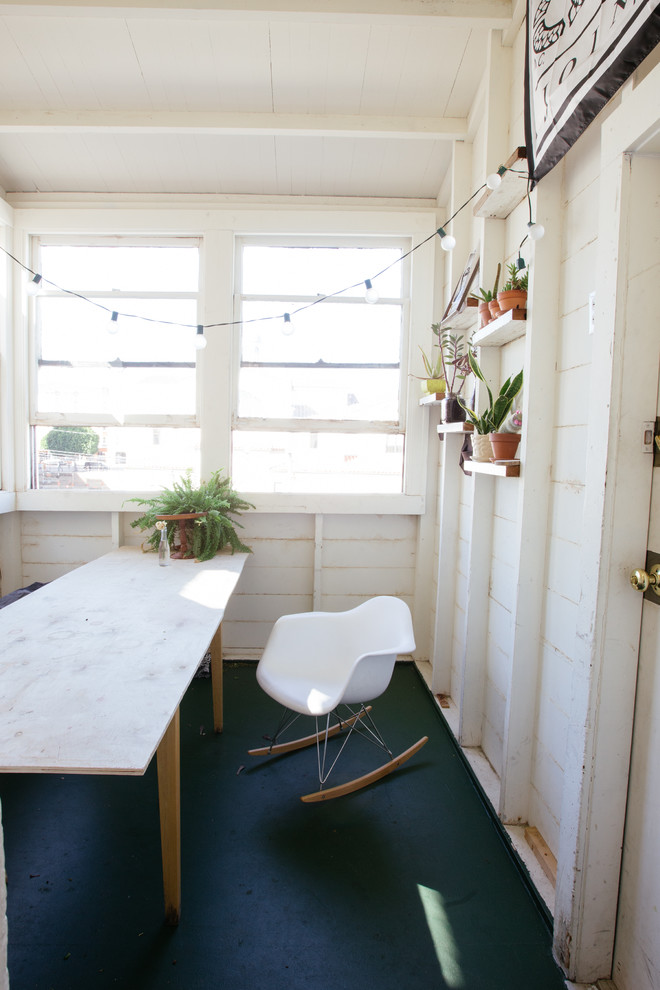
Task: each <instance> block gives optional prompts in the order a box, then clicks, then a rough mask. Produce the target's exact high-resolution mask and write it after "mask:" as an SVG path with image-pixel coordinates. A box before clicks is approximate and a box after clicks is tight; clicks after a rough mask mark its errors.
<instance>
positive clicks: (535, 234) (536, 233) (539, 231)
mask: <svg viewBox="0 0 660 990" xmlns="http://www.w3.org/2000/svg"><path fill="white" fill-rule="evenodd" d="M527 232H528V234H529V237H530V240H532V241H540V240H541V238H542V237H543V235H544V234H545V227H544V226H543V225H542V224H540V223H534V221H533V220H530V221H529V223H528V224H527Z"/></svg>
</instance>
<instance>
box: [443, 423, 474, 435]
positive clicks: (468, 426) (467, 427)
mask: <svg viewBox="0 0 660 990" xmlns="http://www.w3.org/2000/svg"><path fill="white" fill-rule="evenodd" d="M438 433H439V434H440V436H444V435H445V433H474V427H473V425H472V423H441V424H440V426H439V427H438Z"/></svg>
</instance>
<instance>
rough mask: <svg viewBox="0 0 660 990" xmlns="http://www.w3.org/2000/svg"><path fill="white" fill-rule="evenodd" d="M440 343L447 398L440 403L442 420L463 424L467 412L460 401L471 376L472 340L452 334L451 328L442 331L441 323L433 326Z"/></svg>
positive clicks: (461, 335)
mask: <svg viewBox="0 0 660 990" xmlns="http://www.w3.org/2000/svg"><path fill="white" fill-rule="evenodd" d="M431 329H432V331H433V333H434V334H435V335H436V337H437V338H438V340H439V342H440V360H441V362H442V377H443V378H444V380H445V397H444V399H443V400H442V402H441V403H440V419H441V421H442V422H443V423H461V422H464V420H465V410H464V409H463V407H462V406H461V404H460V403H459V401H458V397H459V396H460V394H461V392H462V391H463V386H464V385H465V379H466V378H467V377H468V375H470V374H471V370H470V362H469V360H468V352H469V350H470V346H471V343H470V338H469V337H465V336H464V335H463V334H455V333H452V332H451V327H445V329H444V330H442V329H441V327H440V324H439V323H433V324H432V325H431Z"/></svg>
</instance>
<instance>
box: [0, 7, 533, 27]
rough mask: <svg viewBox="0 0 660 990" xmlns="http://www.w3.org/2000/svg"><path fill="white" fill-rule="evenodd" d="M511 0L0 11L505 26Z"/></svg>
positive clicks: (0, 11) (1, 10) (13, 10)
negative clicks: (430, 20)
mask: <svg viewBox="0 0 660 990" xmlns="http://www.w3.org/2000/svg"><path fill="white" fill-rule="evenodd" d="M513 7H514V0H247V2H245V3H240V4H239V3H238V0H191V2H189V3H187V2H186V0H133V2H131V3H128V2H127V0H40V2H36V3H34V2H33V3H30V2H27V3H25V2H24V3H16V2H14V3H5V2H0V16H2V15H5V16H9V15H20V16H21V17H26V16H31V15H32V16H33V15H39V16H44V15H48V14H59V15H60V16H69V17H72V16H79V17H83V16H97V17H98V16H106V17H125V18H130V17H140V18H144V17H145V16H157V17H168V16H170V17H171V16H174V17H186V18H190V19H193V18H199V17H201V18H209V17H213V16H223V17H231V18H232V19H234V20H239V19H244V18H247V17H251V16H252V17H260V18H265V19H271V18H276V17H286V18H291V17H295V18H300V17H308V16H309V17H314V18H325V19H328V18H330V19H333V20H336V19H337V18H339V17H342V18H343V17H345V18H351V19H356V18H358V19H363V20H364V19H369V20H371V21H373V20H374V19H379V20H380V19H383V18H396V19H399V20H403V21H414V20H416V19H418V18H428V17H439V18H443V19H444V20H446V21H447V22H448V26H454V24H456V25H465V24H466V23H470V24H473V25H474V26H475V27H479V28H483V29H488V28H494V29H502V30H505V29H506V28H507V27H508V26H509V24H510V23H511V18H512V13H513Z"/></svg>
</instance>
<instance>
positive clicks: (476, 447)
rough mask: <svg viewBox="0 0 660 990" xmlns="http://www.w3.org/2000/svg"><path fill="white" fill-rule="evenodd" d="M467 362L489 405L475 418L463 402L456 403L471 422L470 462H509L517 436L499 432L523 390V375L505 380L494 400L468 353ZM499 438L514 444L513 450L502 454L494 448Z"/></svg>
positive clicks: (479, 369)
mask: <svg viewBox="0 0 660 990" xmlns="http://www.w3.org/2000/svg"><path fill="white" fill-rule="evenodd" d="M468 360H469V363H470V369H471V370H472V373H473V374H474V375H475V376H476V377H477V378H478V379H479V381H480V382H483V384H484V385H485V386H486V391H487V393H488V405H487V406H486V408H485V409H484V411H483V412H482V413H481V415H480V416H477V414H476V413H475V412H474V411H473V410H472V409H470V408H469V406H467V405H466V404H465V403H464V402H463V400H462V399H459V400H458V401H459V402H460V403H461V405H462V406H463V408H464V409H465V412H466V415H467V417H468V418H469V420H470V422H471V423H472V425H473V426H474V434H473V436H472V460H473V461H489V460H491V458H493V459H494V460H511V459H512V458H513V457H514V456H515V453H516V450H517V448H518V443H519V442H520V434H519V433H500V430H501V428H502V425H503V424H504V422H505V420H506V418H507V416H508V415H509V413H510V411H511V407H512V406H513V400H514V399H515V397H516V396H517V395H518V393H519V392H520V389H521V388H522V383H523V373H522V371H519V372H518V374H517V375H515V376H513V375H512V376H511V377H510V378H507V380H506V381H505V382H504V384H503V385H502V387H501V389H500V391H499V394H498V396H497V398H496V399H493V393H492V392H491V390H490V386H489V385H488V382H487V381H486V379H485V378H484V374H483V372H482V370H481V368H480V367H479V365H478V363H477V359H476V358H475V356H474V355H473V354H472V352H468ZM501 437H505V438H508V442H509V443H511V442H513V443H514V444H515V447H514V448H513V450H511V449H510V448H509V449H507V451H506V452H504V451H502V450H501V448H499V446H496V445H497V444H498V443H499V440H500V438H501Z"/></svg>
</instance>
